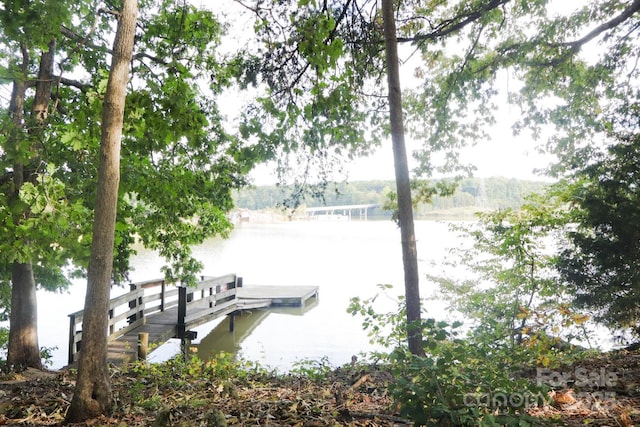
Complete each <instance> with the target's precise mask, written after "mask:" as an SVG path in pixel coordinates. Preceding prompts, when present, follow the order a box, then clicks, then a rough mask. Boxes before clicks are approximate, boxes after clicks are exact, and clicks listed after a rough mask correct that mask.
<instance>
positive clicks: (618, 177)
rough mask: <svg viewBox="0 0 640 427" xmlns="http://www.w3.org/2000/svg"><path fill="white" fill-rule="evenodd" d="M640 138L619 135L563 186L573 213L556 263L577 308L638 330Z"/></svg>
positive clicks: (622, 326) (636, 333)
mask: <svg viewBox="0 0 640 427" xmlns="http://www.w3.org/2000/svg"><path fill="white" fill-rule="evenodd" d="M639 163H640V137H639V136H638V135H629V136H624V137H621V138H620V139H619V140H618V143H617V144H615V145H612V146H611V147H610V148H609V149H608V154H607V155H606V156H604V155H603V156H600V157H598V158H597V159H595V160H594V161H593V163H592V164H591V165H587V166H586V167H584V168H583V169H582V170H580V171H578V172H576V174H575V175H574V176H573V177H571V179H570V181H569V182H568V184H567V200H568V202H570V203H571V207H572V208H573V212H574V223H573V227H572V228H571V229H570V230H569V231H568V233H567V234H568V242H567V244H566V245H565V246H564V247H563V248H562V251H561V252H560V256H559V260H558V267H559V271H560V273H561V275H562V278H563V279H564V280H566V281H567V283H568V284H569V286H570V288H571V289H572V291H573V293H574V295H575V301H576V303H577V304H578V305H579V306H580V307H584V308H587V309H590V310H593V311H594V312H595V317H596V319H598V320H599V321H601V322H603V323H605V324H606V325H608V326H610V327H613V328H618V329H629V328H630V329H631V330H632V331H633V332H634V334H635V335H636V336H637V335H638V334H639V333H640V324H639V323H638V322H639V321H640V292H639V290H640V276H638V269H637V268H636V266H637V265H638V262H639V260H640V252H639V248H638V241H639V239H640V235H638V231H637V228H636V227H635V226H634V225H635V224H636V223H637V221H638V220H639V219H640V209H639V207H638V200H639V194H638V186H639V184H640V175H639V173H638V164H639Z"/></svg>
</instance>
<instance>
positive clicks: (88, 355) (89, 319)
mask: <svg viewBox="0 0 640 427" xmlns="http://www.w3.org/2000/svg"><path fill="white" fill-rule="evenodd" d="M137 13H138V5H137V0H124V1H123V5H122V10H121V11H120V14H119V16H118V29H117V31H116V38H115V40H114V43H113V59H112V63H111V72H110V73H109V81H108V83H107V92H106V95H105V100H104V106H103V113H102V129H101V130H102V136H101V141H100V159H99V168H98V188H97V199H96V206H95V213H94V224H93V241H92V244H91V255H90V259H89V268H88V277H87V295H86V298H85V304H84V321H83V331H82V348H81V349H80V355H79V360H78V379H77V383H76V389H75V393H74V395H73V399H72V401H71V406H70V407H69V410H68V412H67V416H66V420H65V421H66V422H82V421H84V420H87V419H89V418H95V417H97V416H99V415H103V414H107V413H108V412H110V410H111V405H112V401H111V384H110V381H109V375H108V371H107V325H108V323H107V314H108V311H109V290H110V288H111V275H112V267H113V248H114V239H115V224H116V211H117V203H118V186H119V183H120V143H121V138H122V124H123V118H124V107H125V100H126V89H127V82H128V80H129V63H130V62H131V57H132V53H133V41H134V34H135V29H136V17H137Z"/></svg>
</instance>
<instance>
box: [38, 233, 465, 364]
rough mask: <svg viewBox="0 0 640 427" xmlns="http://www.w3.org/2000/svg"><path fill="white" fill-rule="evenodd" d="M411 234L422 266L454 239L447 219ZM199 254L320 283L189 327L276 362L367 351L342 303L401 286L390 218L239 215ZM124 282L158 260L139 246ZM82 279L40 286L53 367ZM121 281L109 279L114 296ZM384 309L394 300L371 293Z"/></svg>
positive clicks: (45, 342)
mask: <svg viewBox="0 0 640 427" xmlns="http://www.w3.org/2000/svg"><path fill="white" fill-rule="evenodd" d="M416 237H417V242H418V256H419V261H420V270H421V271H420V273H421V276H424V273H425V272H426V271H427V270H431V271H433V268H434V267H433V266H432V262H434V261H435V264H436V265H437V264H438V260H442V259H443V258H444V257H446V256H447V252H448V251H447V249H448V248H450V247H451V246H454V245H456V244H458V243H459V242H460V239H459V238H458V237H457V236H456V234H455V233H453V232H451V231H450V230H449V225H448V223H445V222H436V221H417V222H416ZM194 255H195V256H196V257H197V258H198V259H199V260H201V261H202V262H203V263H204V270H203V272H202V274H203V275H206V276H219V275H224V274H227V273H236V274H238V275H239V276H242V277H243V278H244V283H245V285H291V286H293V285H308V286H318V287H319V299H318V301H317V303H313V304H310V305H308V306H307V307H305V309H304V310H302V309H299V308H298V309H295V308H294V309H278V310H266V311H261V310H255V311H253V312H249V313H245V315H243V316H242V317H240V318H238V319H237V322H236V329H235V331H234V333H230V332H229V329H228V325H227V324H225V323H224V322H226V320H224V319H218V320H216V321H214V322H212V323H210V324H207V325H203V326H201V327H199V328H198V329H197V331H198V340H197V341H196V343H199V345H198V347H199V349H198V352H199V354H200V355H201V356H202V355H204V354H206V353H207V352H214V353H217V352H218V351H220V350H224V351H235V352H237V353H238V354H239V355H241V356H242V357H244V358H246V359H249V360H255V361H258V362H260V363H262V364H264V365H267V366H270V367H272V368H277V369H279V370H281V371H284V370H288V369H290V368H291V366H292V364H294V363H295V362H296V361H299V360H303V359H313V360H319V359H321V358H323V357H326V358H327V360H328V361H329V363H330V364H332V365H334V366H338V365H341V364H344V363H348V362H349V361H350V360H351V356H352V355H357V354H359V353H360V352H363V351H368V350H371V349H372V347H371V345H370V344H369V338H368V337H367V335H366V333H365V332H364V331H363V330H362V327H361V318H359V317H352V316H351V315H350V314H348V313H347V312H346V309H347V306H348V305H349V300H350V298H351V297H355V296H359V297H362V298H369V297H372V296H374V295H375V294H376V293H377V292H378V290H379V289H378V287H377V285H378V284H391V285H394V286H395V288H394V289H393V290H392V291H390V292H389V295H390V296H394V297H395V296H397V295H400V294H402V293H403V289H404V288H403V270H402V255H401V247H400V231H399V229H398V228H397V226H396V225H395V224H394V223H393V222H391V221H312V222H302V221H301V222H284V223H273V224H251V223H240V224H238V226H237V227H236V229H235V230H234V231H233V232H232V233H231V236H230V238H229V239H226V240H223V239H220V238H214V239H210V240H208V241H207V242H205V243H204V244H203V245H200V246H198V247H195V248H194ZM132 265H133V267H134V268H135V270H134V271H133V272H132V274H131V279H132V281H142V280H149V279H154V278H159V277H161V276H162V274H161V270H160V268H161V266H162V259H161V258H160V257H158V256H157V255H156V254H155V253H154V252H151V251H145V250H140V251H139V253H138V255H136V256H135V257H134V259H133V260H132ZM432 286H433V285H431V284H429V283H426V281H424V280H422V283H421V292H422V296H426V295H428V294H431V292H432V291H433V289H432ZM85 287H86V286H85V282H84V281H78V282H76V283H75V284H74V285H73V286H72V287H71V289H70V292H69V293H64V294H52V293H49V292H44V291H43V292H39V294H38V298H39V299H38V303H39V309H38V311H39V313H38V316H39V334H40V335H39V336H40V338H39V339H40V346H45V347H58V348H57V349H55V350H54V351H53V360H52V362H53V367H54V368H59V367H62V366H64V365H65V364H66V362H67V340H68V327H69V326H68V317H67V315H68V314H69V313H72V312H74V311H77V310H81V309H82V308H83V305H84V294H85ZM125 291H126V290H124V289H120V288H115V289H113V290H112V295H116V294H118V293H122V292H125ZM377 303H379V304H380V307H381V308H383V309H389V310H391V309H393V308H394V307H395V302H393V301H392V300H391V299H387V298H386V297H380V298H379V299H378V301H377ZM429 310H430V313H431V315H434V316H436V317H443V316H446V313H445V307H444V304H438V303H437V302H434V303H430V305H429ZM179 351H180V345H179V342H178V341H177V340H171V341H169V342H168V343H166V344H165V345H163V346H161V347H159V348H158V349H157V350H156V351H154V352H153V353H151V355H150V359H151V360H152V361H153V360H156V361H160V360H164V359H166V358H169V357H172V356H174V355H175V354H177V353H178V352H179Z"/></svg>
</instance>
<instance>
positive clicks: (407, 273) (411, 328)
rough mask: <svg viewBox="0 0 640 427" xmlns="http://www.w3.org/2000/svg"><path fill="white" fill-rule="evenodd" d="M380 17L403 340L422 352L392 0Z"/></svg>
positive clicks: (384, 0) (386, 0) (387, 0)
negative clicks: (404, 314) (397, 226)
mask: <svg viewBox="0 0 640 427" xmlns="http://www.w3.org/2000/svg"><path fill="white" fill-rule="evenodd" d="M382 13H383V20H384V38H385V53H386V61H387V81H388V84H389V117H390V122H391V142H392V145H393V159H394V166H395V173H396V191H397V193H398V220H399V222H400V236H401V242H402V262H403V266H404V289H405V299H406V308H407V339H408V344H409V351H411V353H413V354H417V355H422V354H424V351H423V349H422V330H421V328H420V326H419V323H420V287H419V284H420V279H419V275H418V251H417V249H416V235H415V231H414V224H413V203H412V200H411V182H410V178H409V166H408V162H407V149H406V145H405V141H404V119H403V115H402V92H401V90H400V69H399V68H400V67H399V64H398V42H397V39H396V24H395V16H394V11H393V0H382Z"/></svg>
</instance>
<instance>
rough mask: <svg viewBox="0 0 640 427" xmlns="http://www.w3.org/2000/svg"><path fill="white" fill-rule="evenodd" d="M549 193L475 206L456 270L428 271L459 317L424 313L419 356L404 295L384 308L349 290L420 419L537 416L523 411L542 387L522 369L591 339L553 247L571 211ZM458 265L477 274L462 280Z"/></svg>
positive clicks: (572, 353)
mask: <svg viewBox="0 0 640 427" xmlns="http://www.w3.org/2000/svg"><path fill="white" fill-rule="evenodd" d="M553 194H554V193H551V192H549V193H547V194H545V195H544V196H535V195H534V196H531V197H530V198H529V199H528V203H527V204H525V205H524V206H523V207H522V208H521V209H520V210H504V211H495V212H490V213H485V214H481V215H480V222H479V223H478V224H477V225H476V226H473V225H467V226H466V227H460V228H459V229H458V231H462V232H466V233H468V234H469V236H470V237H471V238H472V239H473V246H472V247H471V248H468V247H464V248H458V249H457V250H455V251H454V252H455V253H456V254H457V255H459V256H460V258H456V257H452V258H453V259H456V260H457V261H456V262H454V263H453V269H452V271H455V273H456V274H455V275H454V276H452V275H450V276H444V277H442V276H430V277H429V278H430V279H431V280H432V281H434V282H436V283H438V284H439V285H440V290H439V292H438V293H436V294H435V295H434V299H442V298H443V297H445V298H446V299H447V300H448V301H449V302H450V303H451V306H450V311H451V316H452V317H454V318H455V317H459V318H462V319H465V324H462V323H461V322H450V321H448V322H443V321H438V320H436V319H427V320H424V321H423V322H422V323H421V325H420V327H421V328H422V331H423V336H424V342H423V346H424V349H425V353H426V356H425V357H416V356H413V355H411V354H410V353H409V352H408V351H407V349H406V348H405V346H404V345H403V339H402V337H403V336H404V334H405V333H406V332H405V330H404V328H405V327H406V325H405V323H404V322H403V319H404V315H403V311H402V310H403V307H404V301H403V299H400V300H399V308H400V309H399V310H396V311H389V312H382V313H381V312H378V311H377V310H376V308H375V305H374V303H376V299H377V297H374V298H371V299H368V300H361V299H360V298H353V299H352V301H351V305H350V307H349V311H350V312H351V313H352V314H354V315H355V314H358V315H360V316H362V317H363V328H364V329H365V330H368V331H369V334H370V336H371V338H372V341H373V342H374V343H376V344H378V345H380V346H382V347H383V348H386V349H389V352H388V353H386V354H385V353H380V354H378V355H377V356H378V357H383V358H384V359H385V360H387V361H388V362H389V363H390V366H391V369H392V370H393V373H394V378H396V381H395V383H394V384H393V385H391V391H392V394H393V395H394V397H395V398H396V399H397V400H398V401H399V403H400V404H401V408H402V410H403V411H404V414H405V415H407V416H409V417H410V418H411V419H412V420H414V421H415V422H416V423H419V424H421V425H518V424H517V423H518V422H525V423H530V424H528V425H534V424H537V423H538V421H536V420H535V419H533V418H527V417H526V414H525V413H526V411H525V410H526V409H527V408H528V407H530V406H536V405H540V404H542V403H543V402H544V401H545V400H546V399H547V394H546V391H547V388H546V385H545V384H534V383H533V382H531V381H530V380H529V379H528V378H526V375H525V372H527V370H529V369H535V367H546V368H557V367H559V366H560V365H561V364H565V363H570V362H573V361H575V360H576V358H579V357H581V355H582V354H583V352H582V347H580V346H578V345H576V344H574V343H575V342H576V341H577V340H580V339H582V340H585V339H586V341H587V342H588V330H587V329H586V327H587V326H586V325H587V323H586V322H587V321H588V320H589V316H588V315H585V314H584V313H582V312H580V311H578V310H576V309H574V308H573V307H572V305H571V293H570V290H569V289H567V288H564V287H562V286H561V285H560V283H561V282H560V278H559V277H558V274H557V271H556V270H555V256H554V255H555V252H554V250H555V248H554V247H553V246H549V245H551V244H552V240H551V237H552V236H554V235H555V236H556V237H557V236H559V235H560V233H559V231H560V230H561V229H562V226H564V225H565V224H566V223H567V220H568V219H569V218H571V217H570V216H569V215H568V212H567V211H566V210H565V209H563V203H562V202H563V199H561V198H559V197H552V195H553ZM464 269H469V270H470V272H471V275H472V276H471V277H473V279H468V280H467V279H465V270H464ZM387 288H388V286H383V289H385V290H386V289H387ZM424 306H425V307H428V306H429V304H428V302H427V303H425V304H424Z"/></svg>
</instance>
